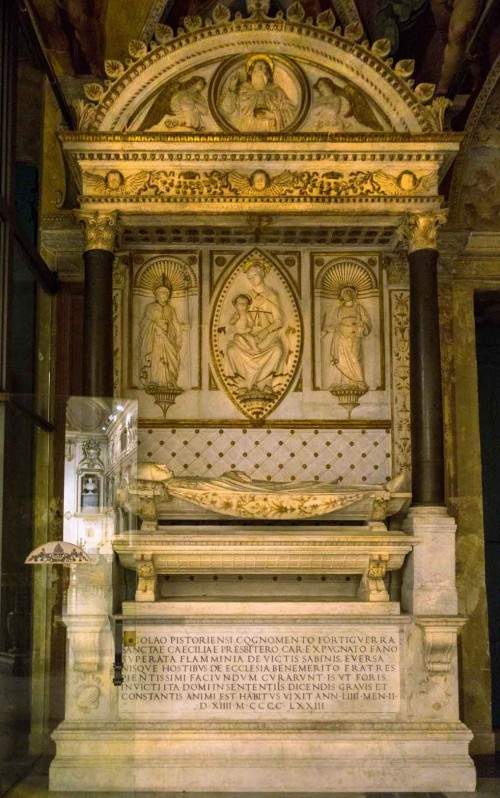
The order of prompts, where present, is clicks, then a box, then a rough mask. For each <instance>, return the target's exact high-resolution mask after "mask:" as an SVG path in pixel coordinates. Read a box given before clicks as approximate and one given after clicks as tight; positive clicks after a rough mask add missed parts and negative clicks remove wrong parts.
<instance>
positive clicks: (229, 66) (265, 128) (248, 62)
mask: <svg viewBox="0 0 500 798" xmlns="http://www.w3.org/2000/svg"><path fill="white" fill-rule="evenodd" d="M309 94H310V92H309V84H308V82H307V80H306V78H305V76H304V74H303V72H302V70H301V69H300V68H299V67H298V66H297V64H295V63H293V62H292V61H290V60H289V59H288V58H284V57H283V56H276V55H270V54H268V53H252V54H251V55H249V56H248V55H247V56H245V55H238V56H235V57H234V58H230V59H228V60H227V61H224V63H223V64H221V66H220V67H219V69H218V70H217V72H216V74H215V75H214V78H213V80H212V83H211V86H210V103H211V106H212V113H213V115H214V116H215V118H216V119H217V121H218V122H219V124H220V125H221V127H222V128H223V129H225V130H230V131H237V132H238V133H280V132H282V131H289V130H295V129H296V128H297V127H298V126H299V125H300V124H301V122H302V121H303V120H304V117H305V115H306V114H307V111H308V109H309Z"/></svg>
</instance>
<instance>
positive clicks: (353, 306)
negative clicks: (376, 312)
mask: <svg viewBox="0 0 500 798" xmlns="http://www.w3.org/2000/svg"><path fill="white" fill-rule="evenodd" d="M339 300H340V305H339V306H338V307H337V308H336V310H335V311H334V314H333V318H332V321H331V323H330V324H329V325H328V326H326V327H324V328H323V330H322V333H321V337H322V338H323V337H324V336H325V335H327V334H328V333H331V334H332V343H331V347H330V358H331V362H332V365H333V367H334V381H333V384H332V387H331V389H330V390H332V391H333V392H335V388H336V386H339V387H342V386H346V387H352V388H354V389H355V390H356V391H357V392H358V393H359V394H360V395H361V394H363V393H366V391H367V390H368V386H367V384H366V382H365V376H364V369H363V353H362V342H363V338H365V337H366V336H367V335H369V334H370V332H371V330H372V323H371V320H370V317H369V315H368V313H367V312H366V310H365V309H364V307H363V305H361V304H360V303H359V302H358V299H357V293H356V289H355V288H353V287H352V286H350V285H348V286H344V287H343V288H342V289H341V290H340V292H339Z"/></svg>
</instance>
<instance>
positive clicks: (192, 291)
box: [113, 246, 391, 426]
mask: <svg viewBox="0 0 500 798" xmlns="http://www.w3.org/2000/svg"><path fill="white" fill-rule="evenodd" d="M379 260H380V259H379V256H378V255H376V253H372V254H368V253H363V254H356V253H346V254H344V255H339V254H338V253H337V252H335V251H334V250H332V249H330V250H317V251H316V252H314V251H311V250H310V249H309V248H300V247H297V248H288V247H283V248H267V247H265V248H261V247H258V248H255V247H254V248H251V247H250V248H249V247H244V246H241V247H236V246H231V247H226V248H220V249H219V248H217V249H216V248H214V249H210V248H209V247H204V248H200V249H199V250H193V249H188V248H183V247H178V248H177V249H175V250H171V249H169V250H166V251H165V252H164V253H161V254H160V252H156V253H145V252H143V253H140V252H135V253H129V254H127V253H123V254H121V255H120V256H119V258H118V259H117V262H116V264H115V272H114V281H115V282H114V306H113V319H114V334H115V384H116V386H117V391H118V387H120V386H121V388H122V395H126V396H129V397H131V398H134V399H138V400H139V405H140V418H141V419H142V420H145V421H147V420H150V421H151V423H152V424H153V426H158V425H159V424H161V422H162V421H163V420H164V419H167V420H168V421H170V420H172V422H176V421H195V422H196V423H198V424H199V425H200V426H203V424H204V423H205V422H210V421H216V420H220V423H221V424H224V422H225V421H226V420H228V421H230V422H231V424H234V423H237V422H238V421H241V422H245V419H247V420H248V421H250V422H252V423H255V422H259V421H261V420H266V424H271V425H272V424H273V423H274V422H276V424H283V423H293V422H294V421H296V420H301V421H303V420H306V419H310V420H311V422H312V423H314V422H316V423H319V424H325V423H328V424H331V423H332V422H335V420H337V421H338V422H340V423H342V424H346V423H347V424H349V423H351V422H352V424H353V426H355V425H359V424H361V423H362V422H363V420H366V421H368V422H369V423H370V424H373V423H375V422H376V421H377V420H380V421H384V422H387V420H388V419H389V418H390V415H391V396H390V387H391V380H390V379H389V375H390V372H389V364H388V363H387V362H386V358H385V353H386V352H387V351H389V344H390V341H389V340H385V339H386V338H387V336H388V335H389V328H388V327H387V325H386V324H385V323H384V318H389V316H388V309H385V310H384V303H385V304H387V303H388V294H387V291H384V290H381V285H382V283H381V269H380V262H379ZM340 294H342V299H341V297H340ZM340 317H342V318H340ZM351 317H352V318H351ZM334 361H337V362H334ZM339 367H340V368H339ZM248 421H247V423H248Z"/></svg>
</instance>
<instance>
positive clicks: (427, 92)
mask: <svg viewBox="0 0 500 798" xmlns="http://www.w3.org/2000/svg"><path fill="white" fill-rule="evenodd" d="M414 91H415V94H416V96H417V97H418V99H419V100H420V102H421V103H428V102H430V101H431V100H432V98H433V96H434V92H435V91H436V84H435V83H417V85H416V86H415V89H414Z"/></svg>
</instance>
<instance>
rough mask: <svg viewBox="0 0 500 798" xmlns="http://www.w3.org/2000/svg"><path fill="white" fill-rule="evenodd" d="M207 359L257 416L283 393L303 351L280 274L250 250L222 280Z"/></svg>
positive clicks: (234, 397) (241, 405)
mask: <svg viewBox="0 0 500 798" xmlns="http://www.w3.org/2000/svg"><path fill="white" fill-rule="evenodd" d="M210 328H211V344H212V361H213V366H214V369H215V371H216V373H217V376H218V378H219V380H220V381H221V383H222V386H223V388H224V390H225V391H226V393H227V394H228V395H229V397H230V398H231V401H232V402H233V403H234V404H235V406H236V407H237V408H238V409H239V410H240V411H241V412H242V413H243V414H244V415H245V416H247V417H248V418H251V419H256V420H258V419H262V418H265V417H266V416H267V415H269V413H271V412H272V411H273V410H274V409H275V407H276V406H277V405H278V403H279V402H280V401H281V399H282V398H283V397H284V396H285V394H286V392H287V390H288V389H289V387H290V385H291V383H292V381H293V378H294V376H295V373H296V370H297V366H298V363H299V359H300V355H301V350H302V319H301V315H300V312H299V308H298V306H297V301H296V298H295V296H294V294H293V292H292V290H291V287H290V285H289V284H288V282H287V280H286V278H285V277H284V275H283V273H282V272H281V271H280V270H279V269H278V267H277V266H276V265H275V264H274V263H273V262H272V261H271V260H270V259H269V258H268V257H267V256H265V255H264V254H263V253H262V252H261V251H260V250H258V249H254V250H252V251H251V252H250V253H249V254H248V255H247V256H246V257H245V258H244V259H243V260H242V261H240V263H239V264H238V265H237V266H236V267H235V268H234V269H233V270H232V271H231V272H230V273H229V274H227V275H226V277H225V279H224V278H223V279H222V285H221V288H220V290H219V292H218V295H217V297H216V300H215V304H214V306H213V311H212V319H211V324H210Z"/></svg>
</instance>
